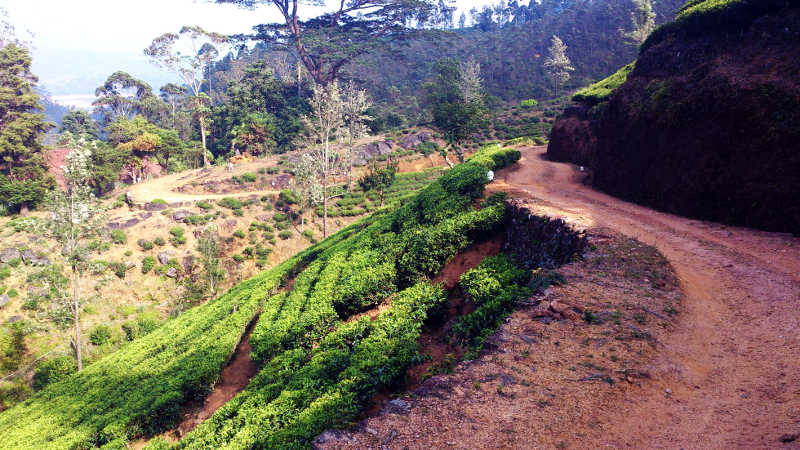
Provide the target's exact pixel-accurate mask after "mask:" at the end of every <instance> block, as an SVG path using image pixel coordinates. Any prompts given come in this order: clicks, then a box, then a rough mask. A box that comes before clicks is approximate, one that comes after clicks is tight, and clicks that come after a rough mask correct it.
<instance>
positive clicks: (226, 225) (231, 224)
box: [222, 219, 239, 233]
mask: <svg viewBox="0 0 800 450" xmlns="http://www.w3.org/2000/svg"><path fill="white" fill-rule="evenodd" d="M238 223H239V222H237V221H236V219H229V220H226V221H225V222H223V223H222V229H223V230H225V231H227V232H228V233H230V232H232V231H233V229H234V228H236V225H237V224H238Z"/></svg>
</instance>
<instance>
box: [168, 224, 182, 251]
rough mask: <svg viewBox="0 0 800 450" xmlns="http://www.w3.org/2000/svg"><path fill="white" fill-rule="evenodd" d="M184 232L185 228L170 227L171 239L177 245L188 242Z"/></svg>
mask: <svg viewBox="0 0 800 450" xmlns="http://www.w3.org/2000/svg"><path fill="white" fill-rule="evenodd" d="M184 232H185V230H184V229H183V228H181V227H172V228H170V229H169V234H170V238H169V241H170V242H171V243H172V245H174V246H176V247H177V246H179V245H183V244H185V243H186V236H184Z"/></svg>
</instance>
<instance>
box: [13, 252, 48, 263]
mask: <svg viewBox="0 0 800 450" xmlns="http://www.w3.org/2000/svg"><path fill="white" fill-rule="evenodd" d="M20 255H21V256H22V260H23V261H24V262H25V264H28V265H29V266H46V265H48V264H50V259H49V258H48V257H46V256H38V255H36V253H34V252H33V250H30V249H28V250H23V251H22V252H20Z"/></svg>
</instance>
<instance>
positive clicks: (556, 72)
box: [544, 35, 575, 97]
mask: <svg viewBox="0 0 800 450" xmlns="http://www.w3.org/2000/svg"><path fill="white" fill-rule="evenodd" d="M549 51H550V54H549V55H548V56H547V58H546V59H545V61H544V68H545V71H546V72H547V75H549V76H550V78H552V79H553V86H555V91H556V97H558V88H559V87H560V86H561V85H563V84H564V83H566V82H567V81H568V80H569V77H570V75H569V73H570V72H572V71H574V70H575V68H574V67H572V63H571V62H570V60H569V58H568V57H567V46H566V45H565V44H564V42H563V41H562V40H561V39H560V38H559V37H558V36H555V35H554V36H553V40H552V45H550V49H549Z"/></svg>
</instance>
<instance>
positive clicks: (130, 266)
mask: <svg viewBox="0 0 800 450" xmlns="http://www.w3.org/2000/svg"><path fill="white" fill-rule="evenodd" d="M134 267H136V263H135V262H133V261H128V262H127V263H125V270H131V269H133V268H134Z"/></svg>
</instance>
